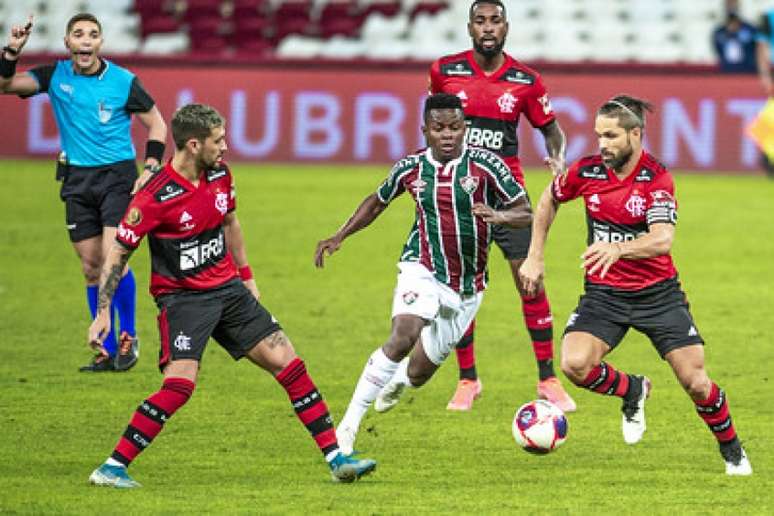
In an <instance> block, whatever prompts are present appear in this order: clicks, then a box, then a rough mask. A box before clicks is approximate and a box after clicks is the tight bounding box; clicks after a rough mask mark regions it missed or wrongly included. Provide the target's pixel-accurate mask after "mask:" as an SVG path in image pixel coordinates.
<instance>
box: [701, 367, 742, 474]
mask: <svg viewBox="0 0 774 516" xmlns="http://www.w3.org/2000/svg"><path fill="white" fill-rule="evenodd" d="M694 403H695V404H696V413H697V414H698V415H699V417H700V418H701V419H702V420H703V421H704V422H705V423H706V424H707V427H708V428H709V429H710V432H712V434H713V435H714V436H715V439H717V441H718V445H719V447H720V454H721V455H722V456H723V461H724V462H725V463H726V474H727V475H752V465H751V464H750V460H749V459H748V458H747V453H745V451H744V448H742V443H741V442H739V437H738V436H737V435H736V429H735V428H734V422H733V421H732V419H731V412H730V411H729V409H728V400H727V399H726V393H725V391H723V389H721V388H720V387H718V385H717V384H716V383H714V382H712V387H711V388H710V393H709V396H707V398H706V399H704V400H701V401H694Z"/></svg>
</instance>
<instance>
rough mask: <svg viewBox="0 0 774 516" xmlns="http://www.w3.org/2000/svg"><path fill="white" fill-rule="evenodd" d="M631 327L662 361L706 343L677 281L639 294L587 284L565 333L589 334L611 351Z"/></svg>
mask: <svg viewBox="0 0 774 516" xmlns="http://www.w3.org/2000/svg"><path fill="white" fill-rule="evenodd" d="M630 327H631V328H634V329H635V330H637V331H639V332H641V333H644V334H645V335H647V336H648V338H650V341H651V342H652V343H653V346H654V347H655V348H656V351H658V354H659V355H661V358H664V356H665V355H666V354H667V353H669V352H670V351H672V350H674V349H677V348H681V347H685V346H690V345H692V344H704V339H702V338H701V335H700V334H699V330H698V329H697V328H696V324H695V323H694V321H693V317H692V316H691V312H690V310H689V305H688V301H687V298H686V296H685V293H684V292H683V291H682V290H681V289H680V282H679V281H678V280H677V278H672V279H669V280H666V281H662V282H660V283H657V284H656V285H653V286H651V287H648V288H646V289H643V290H641V291H638V292H624V291H620V290H614V289H612V288H609V287H603V286H600V285H591V284H587V285H586V293H585V294H584V295H582V296H581V297H580V301H579V302H578V307H577V308H576V309H575V311H574V312H573V313H572V314H570V319H569V320H568V321H567V327H566V328H565V330H564V334H565V335H567V334H568V333H571V332H586V333H590V334H592V335H594V336H595V337H597V338H599V339H601V340H603V341H604V342H605V343H606V344H607V345H608V346H610V348H611V349H612V348H615V347H616V346H617V345H618V343H620V342H621V340H622V339H623V337H624V335H626V332H627V331H628V330H629V328H630Z"/></svg>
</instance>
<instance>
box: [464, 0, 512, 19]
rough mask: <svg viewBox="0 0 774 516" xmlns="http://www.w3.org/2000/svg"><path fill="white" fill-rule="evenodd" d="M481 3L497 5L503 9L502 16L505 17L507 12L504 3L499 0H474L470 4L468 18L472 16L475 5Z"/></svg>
mask: <svg viewBox="0 0 774 516" xmlns="http://www.w3.org/2000/svg"><path fill="white" fill-rule="evenodd" d="M481 4H490V5H494V6H496V7H499V8H500V9H502V10H503V18H505V17H506V14H507V13H506V12H505V5H504V4H503V3H502V2H501V1H500V0H476V1H475V2H473V3H472V4H470V11H469V13H468V17H469V18H473V11H474V10H475V9H476V7H478V6H479V5H481Z"/></svg>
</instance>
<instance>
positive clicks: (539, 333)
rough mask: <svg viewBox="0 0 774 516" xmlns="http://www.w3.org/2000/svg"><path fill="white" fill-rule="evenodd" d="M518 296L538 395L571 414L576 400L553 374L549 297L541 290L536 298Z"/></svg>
mask: <svg viewBox="0 0 774 516" xmlns="http://www.w3.org/2000/svg"><path fill="white" fill-rule="evenodd" d="M519 263H521V261H519ZM520 295H521V308H522V311H523V313H524V322H525V324H526V326H527V331H528V332H529V336H530V339H531V340H532V351H533V352H534V353H535V360H536V361H537V365H538V383H537V396H538V398H540V399H544V400H548V401H550V402H551V403H553V404H554V405H556V406H557V407H559V408H560V409H562V410H563V411H564V412H574V411H575V410H576V408H577V407H576V405H575V401H574V400H573V399H572V398H571V397H570V395H569V394H567V391H565V390H564V387H563V386H562V383H561V382H560V381H559V379H558V378H557V377H556V372H555V371H554V341H553V339H554V326H553V316H552V315H551V306H550V305H549V304H548V297H546V293H545V291H544V290H541V291H540V292H539V293H538V294H537V295H535V296H528V295H526V294H524V293H523V292H520Z"/></svg>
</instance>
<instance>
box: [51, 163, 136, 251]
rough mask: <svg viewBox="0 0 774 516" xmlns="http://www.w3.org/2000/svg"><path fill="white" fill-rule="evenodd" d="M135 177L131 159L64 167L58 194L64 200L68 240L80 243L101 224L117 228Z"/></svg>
mask: <svg viewBox="0 0 774 516" xmlns="http://www.w3.org/2000/svg"><path fill="white" fill-rule="evenodd" d="M136 180H137V165H136V164H135V162H134V161H132V160H129V161H119V162H118V163H112V164H110V165H105V166H101V167H74V166H68V167H66V171H65V173H64V177H63V178H62V189H61V190H60V193H59V195H60V197H61V198H62V200H63V201H64V203H65V219H66V222H67V231H68V233H69V234H70V240H71V241H72V242H80V241H81V240H86V239H87V238H92V237H95V236H97V235H101V234H102V228H103V227H117V226H118V223H119V222H121V218H122V217H123V216H124V212H125V211H126V207H127V206H129V200H130V197H129V196H130V194H131V192H132V187H133V186H134V182H135V181H136Z"/></svg>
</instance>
